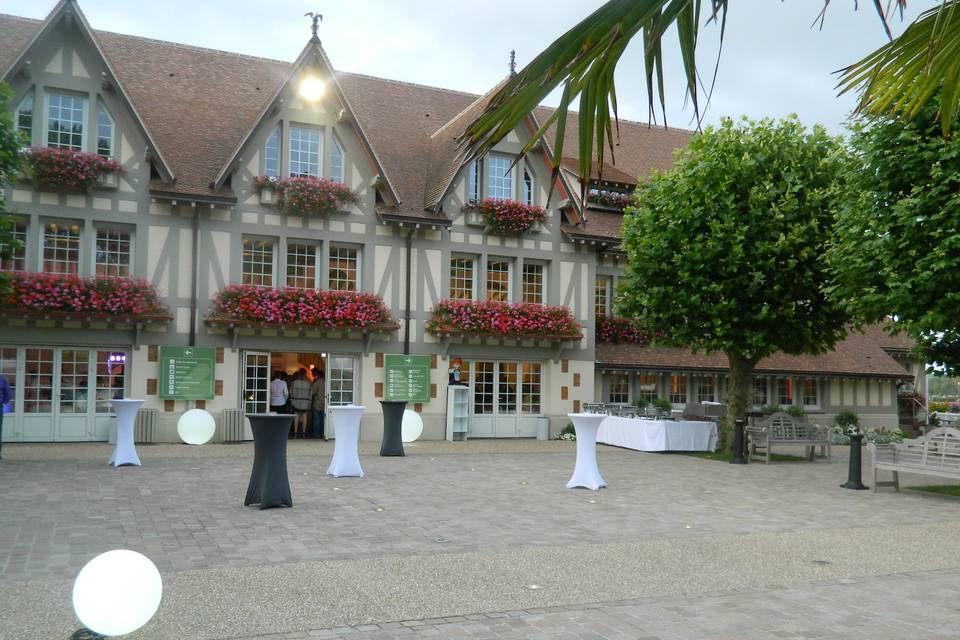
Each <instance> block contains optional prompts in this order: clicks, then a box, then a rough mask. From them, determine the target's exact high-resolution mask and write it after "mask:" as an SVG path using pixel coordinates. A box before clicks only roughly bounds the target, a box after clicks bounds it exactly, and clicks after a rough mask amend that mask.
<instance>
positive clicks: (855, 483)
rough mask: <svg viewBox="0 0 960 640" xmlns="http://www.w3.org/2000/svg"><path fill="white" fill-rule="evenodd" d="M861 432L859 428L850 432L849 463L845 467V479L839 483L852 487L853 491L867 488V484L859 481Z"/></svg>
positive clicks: (861, 465)
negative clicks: (842, 482)
mask: <svg viewBox="0 0 960 640" xmlns="http://www.w3.org/2000/svg"><path fill="white" fill-rule="evenodd" d="M862 448H863V432H861V431H860V429H856V428H855V429H854V430H853V431H852V432H850V465H849V467H848V468H847V481H846V482H845V483H844V484H842V485H840V486H841V487H843V488H844V489H853V490H854V491H863V490H864V489H869V488H870V487H868V486H867V485H865V484H863V482H861V481H860V478H861V476H862V474H861V471H862V469H863V457H862V453H863V452H862Z"/></svg>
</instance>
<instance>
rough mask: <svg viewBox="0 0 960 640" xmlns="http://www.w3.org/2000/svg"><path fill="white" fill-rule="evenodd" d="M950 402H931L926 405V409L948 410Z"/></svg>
mask: <svg viewBox="0 0 960 640" xmlns="http://www.w3.org/2000/svg"><path fill="white" fill-rule="evenodd" d="M951 404H952V403H950V402H931V403H930V404H928V405H927V410H929V411H937V412H946V411H950V405H951Z"/></svg>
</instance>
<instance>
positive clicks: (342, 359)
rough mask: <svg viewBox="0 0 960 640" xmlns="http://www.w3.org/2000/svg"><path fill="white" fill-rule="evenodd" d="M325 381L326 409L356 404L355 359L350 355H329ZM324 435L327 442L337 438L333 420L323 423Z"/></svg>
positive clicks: (357, 396) (357, 397)
mask: <svg viewBox="0 0 960 640" xmlns="http://www.w3.org/2000/svg"><path fill="white" fill-rule="evenodd" d="M325 365H326V366H325V367H324V368H325V369H326V380H327V408H328V409H329V408H330V407H335V406H337V405H345V404H357V402H359V394H358V393H357V380H358V379H359V378H358V375H357V359H356V357H354V356H351V355H342V354H335V353H331V354H329V355H328V356H327V361H326V363H325ZM324 435H325V436H326V437H327V439H328V440H330V439H334V438H336V437H337V432H336V425H335V424H334V421H333V420H326V421H325V423H324Z"/></svg>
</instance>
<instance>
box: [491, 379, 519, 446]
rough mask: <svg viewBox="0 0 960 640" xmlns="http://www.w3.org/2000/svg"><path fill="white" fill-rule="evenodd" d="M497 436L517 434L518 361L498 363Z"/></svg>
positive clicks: (495, 416)
mask: <svg viewBox="0 0 960 640" xmlns="http://www.w3.org/2000/svg"><path fill="white" fill-rule="evenodd" d="M493 434H494V436H496V437H497V438H511V437H514V436H516V435H517V363H516V362H498V363H497V411H496V414H495V415H494V420H493Z"/></svg>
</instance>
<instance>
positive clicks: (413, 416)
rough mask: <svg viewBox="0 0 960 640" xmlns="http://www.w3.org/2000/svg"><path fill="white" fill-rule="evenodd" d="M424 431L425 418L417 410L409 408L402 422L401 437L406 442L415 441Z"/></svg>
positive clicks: (404, 413)
mask: <svg viewBox="0 0 960 640" xmlns="http://www.w3.org/2000/svg"><path fill="white" fill-rule="evenodd" d="M422 433H423V418H421V417H420V414H419V413H417V412H416V411H411V410H410V409H407V410H406V411H404V412H403V420H402V421H401V422H400V438H401V439H402V440H403V441H404V442H413V441H415V440H416V439H417V438H419V437H420V434H422Z"/></svg>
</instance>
